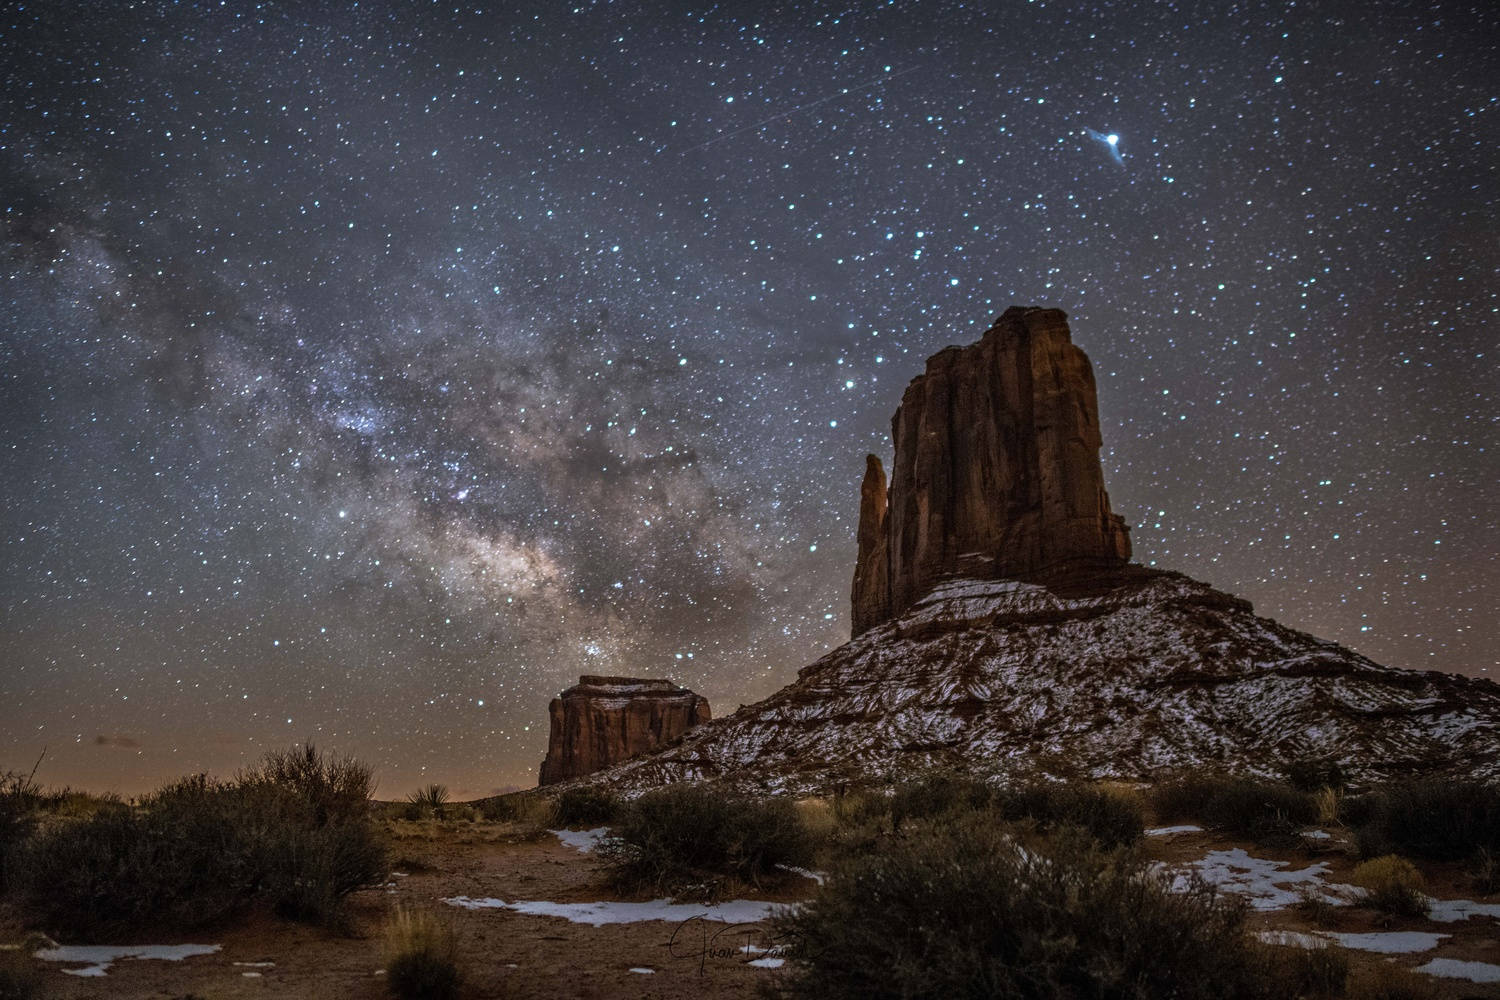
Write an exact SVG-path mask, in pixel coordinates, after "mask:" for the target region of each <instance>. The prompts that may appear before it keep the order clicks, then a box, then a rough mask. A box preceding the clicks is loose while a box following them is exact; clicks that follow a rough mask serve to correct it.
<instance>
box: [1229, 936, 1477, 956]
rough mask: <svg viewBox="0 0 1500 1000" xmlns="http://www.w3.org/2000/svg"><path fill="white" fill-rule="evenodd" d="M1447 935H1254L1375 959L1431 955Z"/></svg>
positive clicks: (1297, 945) (1288, 943) (1287, 943)
mask: <svg viewBox="0 0 1500 1000" xmlns="http://www.w3.org/2000/svg"><path fill="white" fill-rule="evenodd" d="M1450 936H1451V935H1448V934H1429V933H1426V932H1424V931H1379V932H1377V933H1374V934H1342V933H1339V932H1336V931H1314V932H1313V933H1311V934H1304V933H1302V932H1300V931H1261V932H1259V933H1258V934H1256V937H1258V938H1260V939H1261V940H1262V941H1264V942H1266V943H1267V944H1281V945H1287V946H1289V947H1293V948H1326V947H1328V945H1329V944H1336V945H1339V946H1341V947H1344V948H1352V949H1353V950H1355V951H1372V952H1375V953H1376V954H1377V955H1413V954H1416V953H1417V952H1419V951H1431V950H1432V949H1434V948H1436V947H1437V946H1438V945H1439V944H1441V943H1442V942H1443V941H1444V939H1446V938H1448V937H1450Z"/></svg>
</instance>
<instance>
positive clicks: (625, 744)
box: [537, 674, 709, 785]
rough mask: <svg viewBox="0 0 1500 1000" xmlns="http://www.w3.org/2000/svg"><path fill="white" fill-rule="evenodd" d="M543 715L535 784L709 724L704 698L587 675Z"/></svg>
mask: <svg viewBox="0 0 1500 1000" xmlns="http://www.w3.org/2000/svg"><path fill="white" fill-rule="evenodd" d="M547 713H548V715H550V716H551V718H552V731H551V734H550V736H549V737H548V740H547V758H546V759H545V760H543V761H542V771H541V776H540V778H539V780H538V782H537V783H538V784H541V785H551V784H554V783H556V782H559V781H568V780H569V779H572V778H578V777H582V776H583V775H585V774H592V773H593V772H595V771H598V770H600V769H601V768H605V767H608V766H610V765H611V764H617V763H619V762H620V761H622V760H626V759H627V758H630V757H634V756H635V755H636V754H639V753H644V752H646V751H648V750H657V749H660V748H661V747H663V746H665V745H666V744H668V743H670V742H671V741H672V740H674V739H676V738H677V737H679V736H681V735H682V734H683V733H685V732H687V731H688V730H689V729H691V728H693V727H694V726H696V725H698V724H699V723H701V722H707V721H708V719H709V709H708V699H706V698H704V697H703V696H702V695H699V694H694V693H693V692H692V691H689V690H688V689H687V688H685V687H678V686H677V685H676V684H673V683H672V682H671V681H663V680H642V679H640V678H637V677H596V676H593V675H588V674H585V675H584V676H582V677H580V678H578V683H577V684H575V685H574V686H573V687H570V688H568V689H567V690H566V691H564V692H563V693H562V694H561V695H560V696H559V697H557V698H553V699H552V703H551V704H550V705H548V706H547Z"/></svg>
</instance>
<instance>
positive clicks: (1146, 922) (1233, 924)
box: [772, 809, 1295, 1000]
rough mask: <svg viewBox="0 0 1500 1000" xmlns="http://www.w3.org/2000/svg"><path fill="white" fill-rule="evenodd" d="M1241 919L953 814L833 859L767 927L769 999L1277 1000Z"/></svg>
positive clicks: (1154, 882)
mask: <svg viewBox="0 0 1500 1000" xmlns="http://www.w3.org/2000/svg"><path fill="white" fill-rule="evenodd" d="M1244 920H1245V909H1244V906H1243V904H1242V903H1241V902H1240V901H1238V900H1235V899H1231V898H1226V897H1222V896H1219V895H1218V894H1216V893H1215V892H1214V890H1213V889H1212V888H1210V887H1208V886H1206V885H1203V884H1201V883H1198V884H1194V885H1193V886H1191V887H1189V888H1188V889H1187V891H1175V890H1174V888H1173V886H1172V882H1171V878H1170V876H1168V875H1166V874H1164V873H1161V872H1158V871H1156V870H1154V869H1152V868H1150V867H1148V866H1147V865H1146V864H1145V863H1144V862H1143V861H1142V860H1140V859H1139V858H1137V857H1136V856H1135V855H1134V854H1133V853H1131V852H1129V851H1126V850H1122V849H1116V850H1113V851H1107V850H1104V849H1102V848H1101V847H1100V846H1099V844H1098V842H1097V841H1095V840H1093V839H1092V838H1089V837H1087V836H1085V835H1084V834H1082V833H1081V832H1080V831H1078V830H1076V829H1068V828H1064V829H1062V830H1060V831H1059V832H1058V833H1057V834H1054V835H1053V836H1052V837H1051V838H1048V839H1041V840H1038V839H1036V838H1035V837H1029V838H1027V840H1026V844H1025V846H1024V847H1023V846H1022V845H1021V842H1020V839H1018V836H1017V831H1016V830H1014V829H1012V828H1010V827H1007V826H1006V825H1005V824H999V823H996V822H995V817H994V815H993V813H991V812H989V811H987V810H983V809H976V810H971V811H969V812H967V813H962V812H955V813H953V814H952V815H951V817H950V818H949V819H948V820H946V821H943V822H933V823H926V824H917V825H914V826H912V827H910V828H908V829H905V830H903V831H902V833H901V834H899V835H892V836H888V837H887V838H886V840H885V842H884V843H882V844H881V845H880V848H879V849H878V850H871V851H861V852H858V853H848V854H845V855H843V856H842V857H840V858H839V859H837V860H836V861H835V862H834V864H833V866H832V872H831V874H830V876H829V879H828V881H827V883H826V884H825V885H824V886H823V887H822V888H821V889H820V890H819V891H818V892H817V894H816V895H815V896H814V897H813V899H812V900H811V901H810V902H808V903H807V904H805V905H803V906H801V907H799V908H797V909H795V910H789V911H783V912H781V913H780V914H779V915H777V916H776V917H774V918H773V920H772V923H773V926H774V929H775V933H776V937H777V939H778V940H779V941H780V942H783V943H784V944H785V945H786V946H787V947H788V948H789V949H790V953H791V957H792V959H793V960H792V962H791V964H790V965H789V967H788V971H787V974H786V975H785V976H784V977H783V978H781V979H780V980H779V981H777V983H776V984H775V989H777V990H778V991H779V992H780V993H781V994H782V995H784V996H788V997H808V998H817V1000H839V998H846V997H847V998H851V1000H852V998H861V1000H864V998H874V1000H879V998H892V1000H894V998H902V1000H914V998H927V997H932V998H938V997H942V998H949V997H1014V998H1020V1000H1063V998H1070V1000H1071V998H1076V997H1109V998H1115V1000H1146V998H1157V997H1167V996H1170V997H1175V998H1180V1000H1199V998H1202V1000H1210V998H1211V1000H1248V998H1255V1000H1261V998H1266V1000H1269V998H1271V997H1276V998H1278V1000H1279V998H1282V997H1286V996H1293V995H1295V992H1292V991H1289V990H1288V989H1286V988H1285V987H1286V983H1285V981H1284V975H1283V974H1282V973H1280V972H1278V971H1277V970H1276V969H1275V967H1274V965H1273V964H1272V963H1271V962H1270V961H1268V959H1267V957H1266V950H1265V949H1264V948H1262V947H1261V946H1259V945H1257V944H1255V943H1254V942H1252V941H1251V940H1250V939H1249V938H1248V937H1247V935H1246V934H1245V933H1244Z"/></svg>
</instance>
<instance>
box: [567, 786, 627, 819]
mask: <svg viewBox="0 0 1500 1000" xmlns="http://www.w3.org/2000/svg"><path fill="white" fill-rule="evenodd" d="M619 813H620V797H619V796H618V795H616V794H615V793H614V792H611V791H610V790H609V789H607V788H599V787H597V786H595V785H576V786H574V787H573V788H568V789H565V790H564V791H563V792H562V794H561V795H559V796H558V797H557V805H556V813H555V821H556V823H557V825H558V826H561V827H570V828H571V827H578V826H588V827H592V826H598V825H600V824H602V823H612V822H614V819H615V817H616V816H618V815H619Z"/></svg>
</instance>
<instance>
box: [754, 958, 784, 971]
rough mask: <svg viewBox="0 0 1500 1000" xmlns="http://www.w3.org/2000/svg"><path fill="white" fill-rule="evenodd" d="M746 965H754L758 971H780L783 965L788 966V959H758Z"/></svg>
mask: <svg viewBox="0 0 1500 1000" xmlns="http://www.w3.org/2000/svg"><path fill="white" fill-rule="evenodd" d="M745 964H746V965H753V966H755V968H757V969H779V968H781V967H782V966H783V965H785V964H786V959H784V958H757V959H756V960H755V961H753V962H746V963H745Z"/></svg>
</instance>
